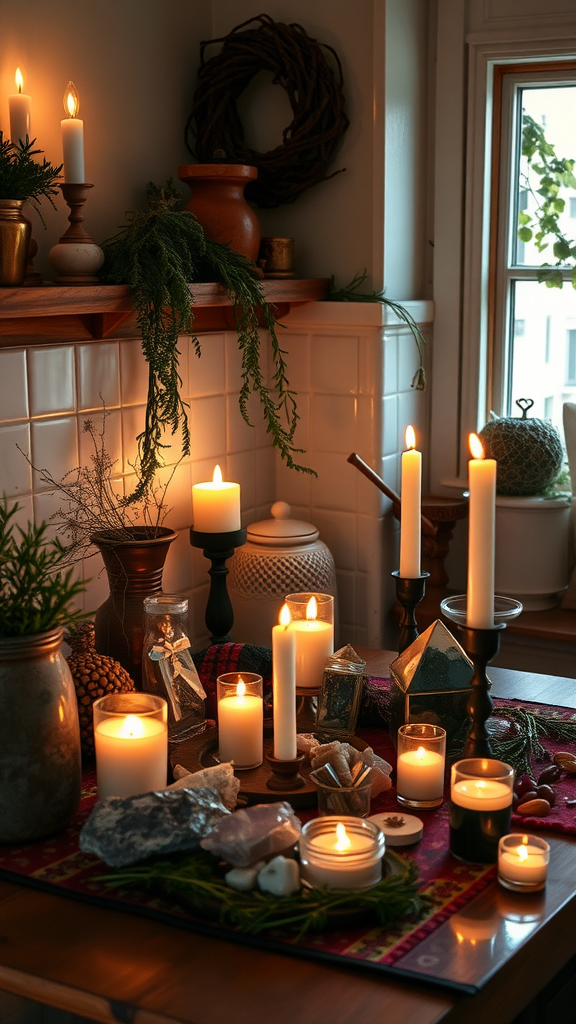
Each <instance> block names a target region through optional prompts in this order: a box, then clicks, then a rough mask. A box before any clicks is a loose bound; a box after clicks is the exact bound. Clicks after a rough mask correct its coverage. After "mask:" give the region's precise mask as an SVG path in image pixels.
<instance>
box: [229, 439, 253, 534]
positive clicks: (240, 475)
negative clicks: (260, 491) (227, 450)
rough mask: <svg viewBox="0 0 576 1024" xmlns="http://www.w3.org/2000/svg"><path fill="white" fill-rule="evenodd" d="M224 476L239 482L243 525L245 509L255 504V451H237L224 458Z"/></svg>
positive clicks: (243, 523)
mask: <svg viewBox="0 0 576 1024" xmlns="http://www.w3.org/2000/svg"><path fill="white" fill-rule="evenodd" d="M226 478H227V479H228V480H231V481H233V482H234V483H238V484H240V501H241V506H242V513H243V514H242V525H243V526H244V525H245V522H244V519H245V510H246V509H248V508H251V509H253V508H254V506H255V505H256V455H255V452H253V451H251V452H239V453H238V454H236V455H229V456H228V457H227V459H226Z"/></svg>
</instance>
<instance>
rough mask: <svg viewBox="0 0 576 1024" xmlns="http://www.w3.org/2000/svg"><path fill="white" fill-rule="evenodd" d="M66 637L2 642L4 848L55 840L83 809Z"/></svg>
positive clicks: (0, 824)
mask: <svg viewBox="0 0 576 1024" xmlns="http://www.w3.org/2000/svg"><path fill="white" fill-rule="evenodd" d="M61 644H62V630H61V629H52V630H50V631H49V632H46V633H38V634H36V635H35V636H23V637H13V638H9V639H2V640H0V842H1V843H25V842H31V841H32V840H35V839H41V838H42V837H43V836H47V835H50V834H51V833H53V832H58V831H59V830H60V829H62V828H64V827H65V826H66V825H67V824H68V822H69V821H70V819H71V818H72V816H73V815H74V813H75V811H76V809H77V807H78V804H79V802H80V781H81V774H80V773H81V768H80V729H79V726H78V705H77V703H76V693H75V690H74V683H73V682H72V676H71V674H70V669H69V668H68V663H67V662H66V659H65V658H64V656H63V654H62V651H61Z"/></svg>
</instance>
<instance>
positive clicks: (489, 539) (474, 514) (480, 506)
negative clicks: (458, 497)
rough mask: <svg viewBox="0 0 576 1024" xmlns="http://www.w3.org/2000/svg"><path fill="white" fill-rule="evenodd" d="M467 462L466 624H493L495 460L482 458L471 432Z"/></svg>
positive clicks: (477, 439) (488, 625) (474, 435)
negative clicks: (468, 459) (468, 496)
mask: <svg viewBox="0 0 576 1024" xmlns="http://www.w3.org/2000/svg"><path fill="white" fill-rule="evenodd" d="M469 444H470V451H471V452H472V455H473V456H474V457H473V458H472V459H470V461H469V463H468V489H469V492H470V499H469V516H468V594H467V599H466V625H467V626H470V627H471V628H473V629H492V627H493V626H494V532H495V519H496V466H497V464H496V460H495V459H485V458H484V450H483V448H482V443H481V441H480V439H479V438H478V437H477V436H476V434H470V438H469Z"/></svg>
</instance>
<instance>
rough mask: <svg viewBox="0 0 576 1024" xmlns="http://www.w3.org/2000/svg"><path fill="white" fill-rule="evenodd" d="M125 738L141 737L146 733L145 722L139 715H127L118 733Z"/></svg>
mask: <svg viewBox="0 0 576 1024" xmlns="http://www.w3.org/2000/svg"><path fill="white" fill-rule="evenodd" d="M118 735H119V736H122V738H123V739H139V738H140V737H141V736H143V735H144V723H143V721H142V719H141V718H138V715H126V718H125V719H124V721H123V722H122V728H121V729H120V732H119V733H118Z"/></svg>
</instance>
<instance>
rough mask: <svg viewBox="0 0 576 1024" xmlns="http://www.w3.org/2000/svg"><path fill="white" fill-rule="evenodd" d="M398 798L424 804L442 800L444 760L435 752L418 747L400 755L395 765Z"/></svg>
mask: <svg viewBox="0 0 576 1024" xmlns="http://www.w3.org/2000/svg"><path fill="white" fill-rule="evenodd" d="M396 787H397V791H398V798H400V797H401V796H402V797H404V798H405V799H406V800H407V801H414V802H415V803H426V802H428V801H436V800H440V801H441V800H442V795H443V793H444V758H443V756H442V755H441V754H438V753H437V752H436V751H435V750H426V748H425V747H418V748H417V749H416V750H406V751H405V753H403V754H400V755H399V757H398V763H397V783H396Z"/></svg>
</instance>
